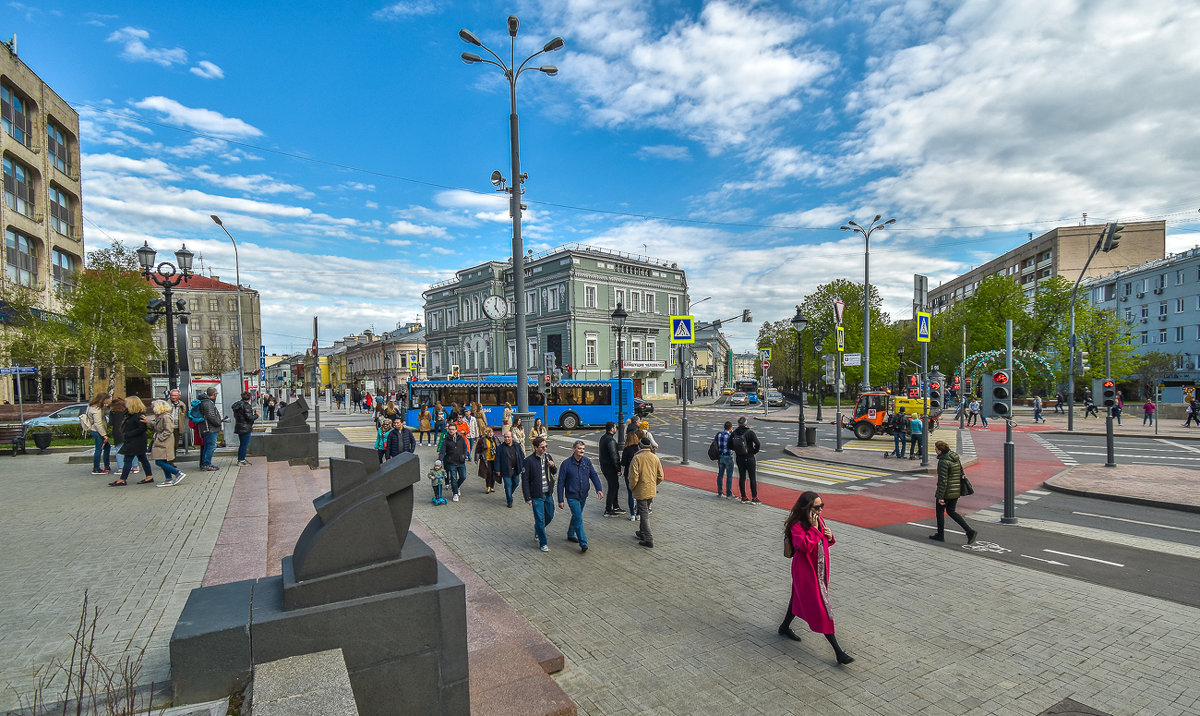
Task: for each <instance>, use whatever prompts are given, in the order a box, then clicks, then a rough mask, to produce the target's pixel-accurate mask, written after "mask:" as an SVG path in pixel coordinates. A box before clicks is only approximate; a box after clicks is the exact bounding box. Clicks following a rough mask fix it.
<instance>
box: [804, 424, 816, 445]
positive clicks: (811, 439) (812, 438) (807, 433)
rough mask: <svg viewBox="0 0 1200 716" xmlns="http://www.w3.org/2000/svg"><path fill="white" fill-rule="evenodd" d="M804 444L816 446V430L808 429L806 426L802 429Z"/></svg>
mask: <svg viewBox="0 0 1200 716" xmlns="http://www.w3.org/2000/svg"><path fill="white" fill-rule="evenodd" d="M804 444H805V445H816V444H817V429H816V428H810V427H807V426H806V427H805V428H804Z"/></svg>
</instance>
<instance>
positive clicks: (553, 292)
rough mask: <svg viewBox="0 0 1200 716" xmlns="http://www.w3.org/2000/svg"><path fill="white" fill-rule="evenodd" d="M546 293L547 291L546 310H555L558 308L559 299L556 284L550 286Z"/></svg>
mask: <svg viewBox="0 0 1200 716" xmlns="http://www.w3.org/2000/svg"><path fill="white" fill-rule="evenodd" d="M548 293H549V299H548V302H549V307H548V310H551V311H557V310H558V299H559V289H558V286H551V287H550V291H549V292H548Z"/></svg>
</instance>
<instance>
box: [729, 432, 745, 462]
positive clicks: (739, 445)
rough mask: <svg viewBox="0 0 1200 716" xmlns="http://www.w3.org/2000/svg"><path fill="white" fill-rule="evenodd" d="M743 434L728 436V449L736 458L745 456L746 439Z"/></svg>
mask: <svg viewBox="0 0 1200 716" xmlns="http://www.w3.org/2000/svg"><path fill="white" fill-rule="evenodd" d="M744 435H745V433H734V434H733V435H730V436H729V449H730V450H732V451H733V453H734V454H735V455H737V456H738V457H743V456H745V455H746V438H745V437H743V436H744Z"/></svg>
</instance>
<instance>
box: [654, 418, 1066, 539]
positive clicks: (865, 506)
mask: <svg viewBox="0 0 1200 716" xmlns="http://www.w3.org/2000/svg"><path fill="white" fill-rule="evenodd" d="M971 434H972V437H973V439H974V442H975V453H976V456H977V457H978V459H979V461H978V462H977V463H976V464H975V465H972V466H970V467H968V468H967V469H966V474H967V477H968V478H970V480H971V484H972V486H974V488H975V494H974V495H971V496H969V497H964V498H962V499H961V500H959V503H958V509H959V511H960V512H963V513H966V514H971V513H974V512H977V511H979V510H982V509H986V508H988V507H991V506H992V505H995V504H997V503H1001V502H1003V501H1004V432H1003V430H996V431H992V430H983V429H979V430H973V431H972V433H971ZM1013 442H1014V446H1015V454H1016V460H1017V463H1016V466H1015V468H1014V478H1015V479H1014V482H1015V486H1016V489H1015V492H1016V494H1020V493H1022V492H1025V491H1027V490H1033V489H1037V488H1038V487H1041V485H1042V483H1043V482H1045V481H1046V480H1047V479H1048V478H1050V477H1052V476H1054V475H1056V474H1058V473H1059V472H1061V471H1062V470H1063V469H1065V468H1064V466H1063V464H1062V463H1061V462H1060V461H1059V460H1058V458H1056V457H1055V456H1054V455H1053V454H1052V453H1051V452H1050V451H1049V450H1047V449H1046V448H1044V447H1042V446H1041V445H1040V444H1039V443H1037V442H1036V441H1034V440H1033V439H1032V438H1030V437H1029V436H1028V435H1024V434H1022V433H1021V432H1016V431H1014V433H1013ZM929 462H930V468H931V469H936V465H937V460H936V458H935V457H934V456H933V455H932V454H931V455H930V461H929ZM664 472H665V474H666V478H667V480H668V481H669V482H674V483H677V484H681V485H687V486H689V487H694V488H697V489H700V490H705V491H707V492H713V493H715V492H716V473H713V472H710V471H707V470H700V469H697V468H693V467H683V466H679V465H674V466H664ZM814 487H817V486H814ZM805 489H807V488H800V489H795V488H790V487H783V486H780V485H773V484H768V483H764V482H761V481H760V482H759V483H758V497H759V499H760V500H762V501H763V503H764V504H767V505H771V506H772V507H778V508H780V509H784V510H789V509H791V507H792V505H793V504H795V502H796V499H797V498H798V497H799V496H800V493H801V492H803V491H804V490H805ZM936 489H937V476H936V475H929V476H925V477H921V478H919V479H916V480H903V481H900V482H895V483H880V484H877V485H873V486H871V487H870V488H869V489H867V490H864V491H862V492H858V493H854V494H842V493H836V492H831V493H825V492H821V491H820V489H817V490H816V491H817V492H821V498H822V500H823V501H824V502H825V505H826V508H825V509H826V512H825V514H826V516H827V517H828V519H830V520H832V521H834V522H842V523H845V524H852V525H855V526H857V527H866V528H874V527H882V526H885V525H892V524H900V523H904V522H918V521H921V520H926V519H932V518H933V517H934V515H935V512H934V509H933V495H934V493H935V491H936Z"/></svg>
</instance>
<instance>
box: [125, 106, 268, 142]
mask: <svg viewBox="0 0 1200 716" xmlns="http://www.w3.org/2000/svg"><path fill="white" fill-rule="evenodd" d="M133 106H134V107H137V108H138V109H149V110H153V111H155V112H159V113H160V114H162V115H164V116H165V118H166V119H167V120H168V121H169V122H172V123H174V124H177V125H180V126H183V127H188V128H189V129H195V130H198V131H201V132H207V133H209V134H216V135H220V136H226V137H260V136H262V133H263V132H262V130H261V129H259V128H257V127H254V126H252V125H250V124H247V123H246V122H243V121H242V120H240V119H237V118H234V117H226V116H225V115H223V114H221V113H220V112H214V111H213V110H211V109H199V108H195V107H186V106H184V105H182V104H180V103H179V102H176V101H175V100H173V99H169V98H167V97H161V96H155V97H146V98H145V99H143V100H141V101H139V102H135V103H134V104H133Z"/></svg>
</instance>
